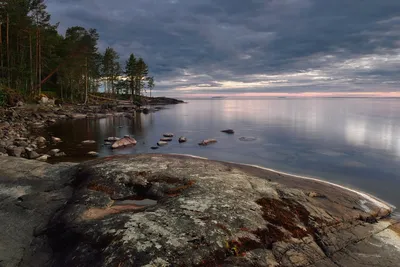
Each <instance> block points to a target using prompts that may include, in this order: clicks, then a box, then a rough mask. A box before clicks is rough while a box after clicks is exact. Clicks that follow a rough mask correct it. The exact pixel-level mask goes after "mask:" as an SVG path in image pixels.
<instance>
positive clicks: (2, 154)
mask: <svg viewBox="0 0 400 267" xmlns="http://www.w3.org/2000/svg"><path fill="white" fill-rule="evenodd" d="M0 156H3V157H8V154H7V153H3V152H0Z"/></svg>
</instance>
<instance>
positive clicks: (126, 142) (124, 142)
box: [111, 136, 137, 149]
mask: <svg viewBox="0 0 400 267" xmlns="http://www.w3.org/2000/svg"><path fill="white" fill-rule="evenodd" d="M136 143H137V141H136V140H135V139H134V138H132V137H129V136H127V137H124V138H122V139H120V140H118V141H115V142H114V144H112V146H111V148H113V149H116V148H121V147H126V146H134V145H136Z"/></svg>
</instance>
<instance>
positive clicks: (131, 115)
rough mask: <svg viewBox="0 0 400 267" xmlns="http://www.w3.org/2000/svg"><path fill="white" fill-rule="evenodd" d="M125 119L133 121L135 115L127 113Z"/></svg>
mask: <svg viewBox="0 0 400 267" xmlns="http://www.w3.org/2000/svg"><path fill="white" fill-rule="evenodd" d="M124 117H125V118H128V119H133V118H134V117H135V115H134V114H131V113H125V114H124Z"/></svg>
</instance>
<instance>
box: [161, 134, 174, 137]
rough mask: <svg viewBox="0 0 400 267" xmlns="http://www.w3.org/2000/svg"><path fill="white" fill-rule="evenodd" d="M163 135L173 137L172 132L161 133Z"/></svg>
mask: <svg viewBox="0 0 400 267" xmlns="http://www.w3.org/2000/svg"><path fill="white" fill-rule="evenodd" d="M163 136H164V137H174V134H173V133H165V134H163Z"/></svg>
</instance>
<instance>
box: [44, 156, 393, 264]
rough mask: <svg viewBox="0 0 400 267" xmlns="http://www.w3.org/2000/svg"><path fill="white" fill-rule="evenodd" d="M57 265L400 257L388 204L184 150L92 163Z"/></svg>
mask: <svg viewBox="0 0 400 267" xmlns="http://www.w3.org/2000/svg"><path fill="white" fill-rule="evenodd" d="M73 186H74V194H73V196H72V198H71V199H70V201H69V202H68V204H67V206H66V207H65V208H64V209H63V211H62V212H61V213H59V214H58V215H57V216H56V217H54V219H53V220H52V222H51V223H50V225H49V227H48V230H47V232H46V233H47V237H48V239H49V240H50V247H51V248H52V249H53V252H55V253H54V254H53V256H52V261H51V265H53V266H119V267H122V266H289V267H290V266H387V267H390V266H398V262H400V251H399V249H400V238H399V236H398V233H399V232H400V231H399V230H398V229H399V227H398V224H397V222H396V221H394V220H392V219H390V218H389V217H388V215H389V214H390V212H391V210H390V207H389V206H388V205H386V204H385V203H382V202H380V201H379V200H376V199H374V198H372V197H370V196H367V195H365V194H358V193H356V192H354V191H350V190H346V189H345V188H340V187H337V186H334V185H332V184H326V183H322V182H319V181H314V180H306V179H300V178H293V177H290V176H287V175H283V174H279V173H275V172H272V171H268V170H263V169H260V168H255V167H249V166H241V165H236V164H230V163H222V162H215V161H209V160H204V159H198V158H192V157H184V156H176V155H174V156H173V155H137V156H114V157H108V158H102V159H98V160H94V161H90V162H87V163H84V164H82V165H80V166H79V171H78V173H77V175H76V179H75V181H74V183H73Z"/></svg>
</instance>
